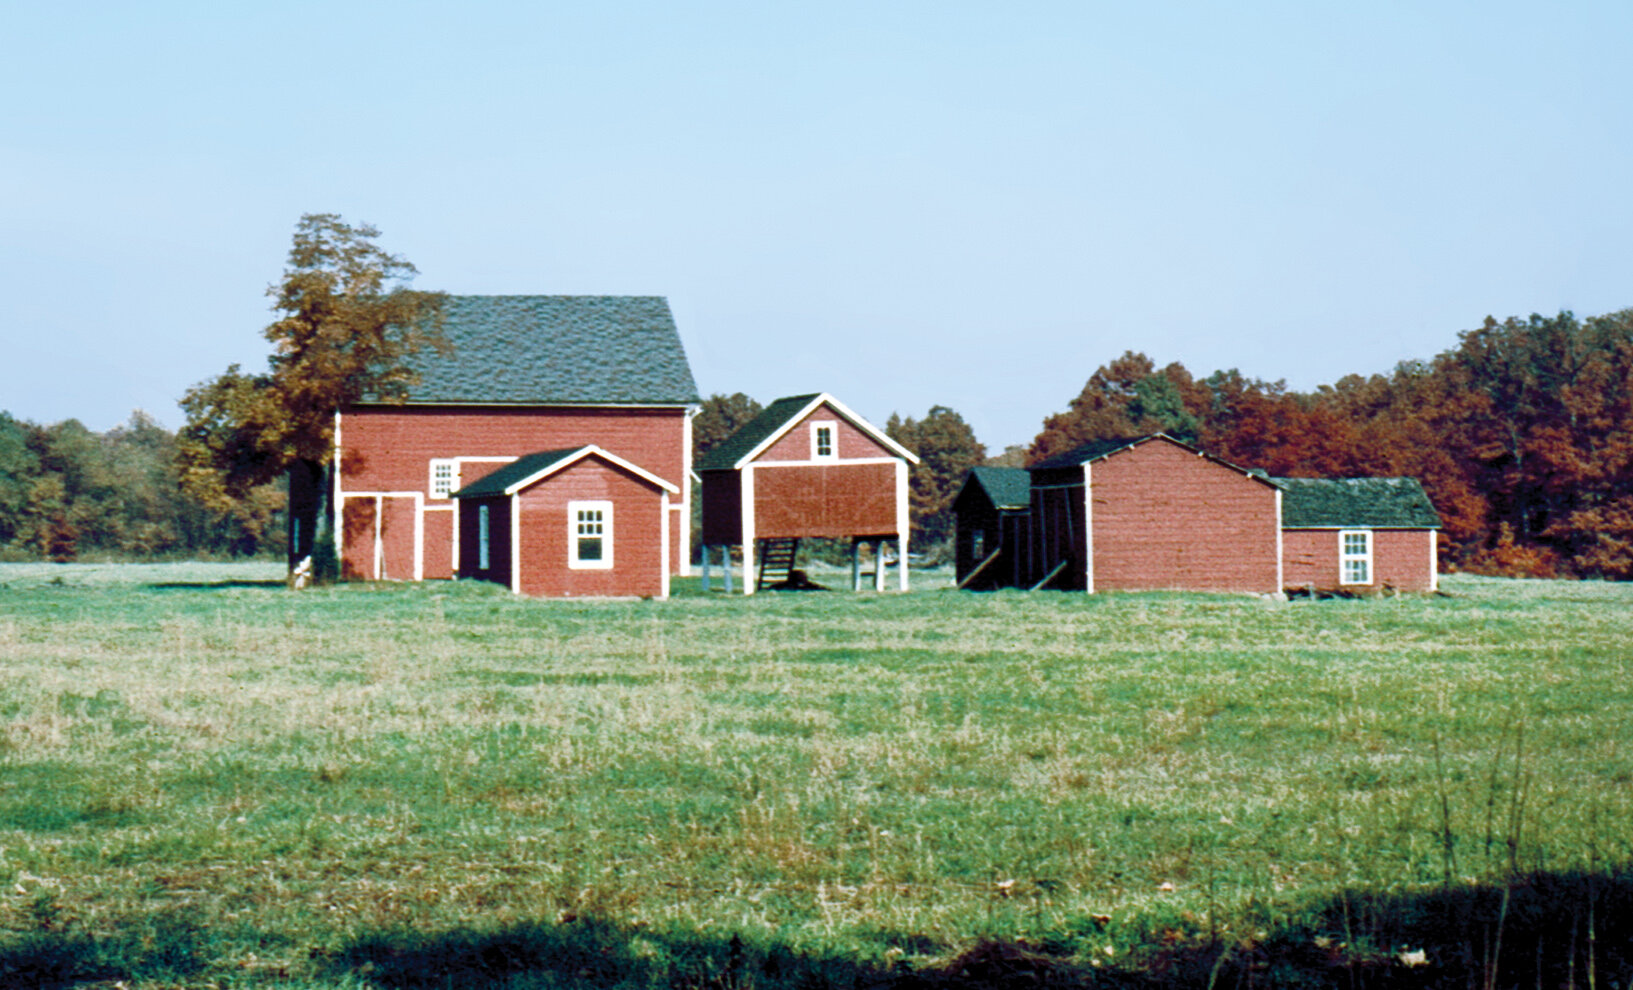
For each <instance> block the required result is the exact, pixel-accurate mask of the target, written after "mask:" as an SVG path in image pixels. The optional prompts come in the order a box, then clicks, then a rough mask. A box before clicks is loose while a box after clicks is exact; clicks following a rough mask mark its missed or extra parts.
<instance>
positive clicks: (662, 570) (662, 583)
mask: <svg viewBox="0 0 1633 990" xmlns="http://www.w3.org/2000/svg"><path fill="white" fill-rule="evenodd" d="M662 497H663V505H662V506H661V508H660V510H659V512H658V520H659V523H660V531H661V534H662V535H660V536H659V541H660V543H661V545H662V548H663V550H662V554H661V556H660V559H659V561H658V587H659V588H660V589H661V590H660V591H659V593H658V597H659V598H668V597H669V527H670V525H671V523H672V520H673V519H674V516H672V515H670V513H669V510H670V508H672V506H670V504H669V493H668V492H664V493H663V496H662ZM682 538H683V539H684V537H682Z"/></svg>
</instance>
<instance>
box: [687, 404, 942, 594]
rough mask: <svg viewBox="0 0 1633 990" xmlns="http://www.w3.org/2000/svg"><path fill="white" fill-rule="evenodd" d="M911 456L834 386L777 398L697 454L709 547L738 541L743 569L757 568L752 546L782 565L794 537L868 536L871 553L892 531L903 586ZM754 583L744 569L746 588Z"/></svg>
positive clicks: (879, 551)
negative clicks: (772, 555)
mask: <svg viewBox="0 0 1633 990" xmlns="http://www.w3.org/2000/svg"><path fill="white" fill-rule="evenodd" d="M910 463H913V464H916V463H918V457H917V456H915V455H914V454H913V453H912V452H911V451H909V450H907V449H906V448H904V447H902V446H901V445H900V444H898V443H897V442H896V441H894V440H892V439H891V438H890V437H889V436H887V435H885V433H884V432H883V431H881V430H880V429H878V428H877V427H875V426H874V425H873V424H871V423H869V422H868V421H867V420H865V419H863V418H862V417H860V416H858V415H856V413H854V412H852V411H851V410H850V409H849V408H848V407H847V406H845V404H844V403H842V402H840V401H839V400H838V399H836V398H834V397H833V396H831V395H828V394H826V393H811V394H807V395H794V396H787V397H785V398H781V399H778V400H776V401H775V402H773V403H771V405H769V406H767V407H766V408H765V410H764V411H762V412H761V413H760V415H758V416H756V417H755V418H754V419H752V420H750V421H749V422H748V423H746V424H744V426H743V427H742V429H740V430H738V431H737V432H736V433H735V434H733V435H732V436H730V437H728V438H727V439H726V440H725V441H723V442H722V443H720V444H719V445H718V446H716V447H715V448H714V449H713V450H711V451H709V452H708V453H707V454H705V455H704V457H703V458H702V459H701V460H700V461H699V463H698V473H699V475H700V477H701V478H702V479H703V495H702V501H703V543H704V547H705V554H706V555H707V554H708V553H709V550H708V548H710V547H719V548H722V549H721V553H722V554H723V555H725V554H726V553H727V552H728V551H727V549H726V548H730V547H734V546H735V547H741V548H742V553H743V561H744V563H743V569H744V574H745V575H755V574H756V566H755V562H756V559H757V557H758V555H760V554H761V553H776V554H778V555H779V565H780V567H781V571H780V573H784V574H785V573H787V570H786V569H787V566H788V563H791V559H792V554H793V552H794V549H793V548H794V546H795V544H793V543H792V542H791V541H797V540H799V539H804V538H809V537H837V538H843V537H850V538H852V539H853V541H855V543H853V552H854V551H855V547H856V546H858V545H859V544H861V543H872V544H873V546H874V552H875V557H876V558H878V557H880V556H882V544H883V543H884V542H885V541H887V540H888V541H894V542H895V543H896V545H897V555H898V558H899V559H900V560H901V561H902V564H901V570H900V577H901V585H902V588H903V590H905V589H906V585H907V567H906V563H905V560H906V552H907V549H906V543H907V468H908V465H909V464H910ZM768 541H770V542H768ZM762 543H764V544H766V545H765V546H762V545H761V544H762ZM772 543H775V545H772ZM705 559H706V560H707V557H706V558H705ZM722 559H725V558H724V556H723V558H722ZM784 561H786V562H784ZM707 567H708V565H707V563H705V575H707V573H708V570H707ZM879 575H880V576H879V579H878V580H877V581H876V586H882V569H881V570H880V571H879ZM758 583H759V580H758V578H749V577H745V579H744V581H743V591H744V593H745V594H751V593H753V592H754V590H755V588H756V586H757V584H758Z"/></svg>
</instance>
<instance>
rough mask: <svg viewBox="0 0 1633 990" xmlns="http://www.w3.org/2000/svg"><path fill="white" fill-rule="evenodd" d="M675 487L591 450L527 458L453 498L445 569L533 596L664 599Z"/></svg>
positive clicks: (622, 461) (501, 469) (551, 451)
mask: <svg viewBox="0 0 1633 990" xmlns="http://www.w3.org/2000/svg"><path fill="white" fill-rule="evenodd" d="M679 491H680V489H679V488H677V487H676V486H675V485H673V484H671V483H669V482H667V481H665V480H663V479H662V478H659V477H658V476H656V475H654V474H651V473H650V472H648V471H646V470H644V469H642V468H640V467H637V466H636V465H634V464H631V463H630V462H629V461H626V460H624V459H623V458H621V457H619V456H617V455H616V454H611V453H608V452H607V451H605V450H602V449H601V448H600V447H597V446H595V445H594V444H590V445H587V446H583V447H573V448H570V449H567V450H548V451H543V452H540V453H537V454H529V455H527V456H526V457H522V458H518V459H517V460H515V461H512V462H511V463H509V464H506V465H505V466H503V467H501V468H499V469H498V470H496V471H493V472H491V473H489V474H487V475H486V476H484V477H482V478H481V479H480V480H478V481H476V482H474V483H472V484H469V485H466V486H465V487H464V488H461V489H460V490H459V491H457V492H454V493H453V500H454V505H455V514H456V525H457V527H458V533H459V539H458V541H457V542H456V544H455V547H454V561H453V566H454V571H455V573H457V574H458V575H459V576H460V577H461V578H473V579H477V580H483V581H494V582H497V583H499V584H503V585H505V586H506V587H508V588H510V590H512V591H514V592H516V593H517V594H520V595H530V596H533V597H536V598H564V597H577V596H598V597H642V598H667V597H669V571H670V568H669V566H668V560H669V547H670V529H669V527H670V518H671V512H670V497H671V496H673V495H677V494H678V493H679Z"/></svg>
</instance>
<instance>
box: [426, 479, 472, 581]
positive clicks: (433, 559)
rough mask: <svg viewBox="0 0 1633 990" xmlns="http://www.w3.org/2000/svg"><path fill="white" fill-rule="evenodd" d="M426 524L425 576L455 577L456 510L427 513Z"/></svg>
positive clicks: (439, 510)
mask: <svg viewBox="0 0 1633 990" xmlns="http://www.w3.org/2000/svg"><path fill="white" fill-rule="evenodd" d="M472 480H473V481H474V480H475V479H474V478H473V479H472ZM450 501H452V500H450ZM424 526H425V559H424V561H423V564H424V567H425V577H426V578H428V579H430V578H450V577H453V576H454V544H453V539H454V510H453V509H446V510H444V509H436V510H433V511H430V512H427V513H425V523H424Z"/></svg>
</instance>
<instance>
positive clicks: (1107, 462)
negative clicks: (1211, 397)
mask: <svg viewBox="0 0 1633 990" xmlns="http://www.w3.org/2000/svg"><path fill="white" fill-rule="evenodd" d="M1028 470H1029V471H1030V472H1031V475H1032V486H1031V503H1032V540H1033V548H1034V551H1033V553H1034V556H1033V564H1034V567H1033V573H1034V575H1035V577H1034V578H1033V579H1032V584H1031V586H1033V587H1051V588H1065V589H1074V590H1084V591H1090V592H1094V591H1108V590H1119V591H1157V590H1168V589H1172V590H1187V591H1234V592H1259V593H1274V592H1279V591H1281V590H1282V576H1281V552H1280V547H1281V543H1280V537H1281V490H1280V489H1279V488H1278V487H1277V486H1276V485H1274V484H1272V483H1271V482H1270V480H1269V479H1267V478H1265V477H1263V476H1261V475H1258V474H1256V473H1251V472H1248V471H1246V470H1244V469H1242V468H1239V467H1236V466H1235V465H1232V464H1228V463H1226V462H1225V461H1222V460H1220V459H1218V458H1216V457H1212V456H1210V455H1208V454H1205V453H1203V452H1202V451H1200V450H1197V449H1196V448H1195V447H1192V446H1190V445H1189V444H1185V443H1181V442H1180V441H1178V440H1175V439H1174V438H1173V437H1170V436H1167V435H1166V434H1161V433H1157V434H1152V435H1150V436H1145V437H1139V438H1135V439H1116V440H1097V441H1095V442H1093V443H1089V444H1086V445H1084V446H1083V447H1079V448H1078V449H1076V450H1073V451H1070V452H1069V453H1066V454H1062V455H1060V456H1058V457H1052V458H1049V459H1048V460H1045V461H1042V462H1040V463H1038V464H1034V465H1032V466H1031V467H1030V468H1029V469H1028Z"/></svg>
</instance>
